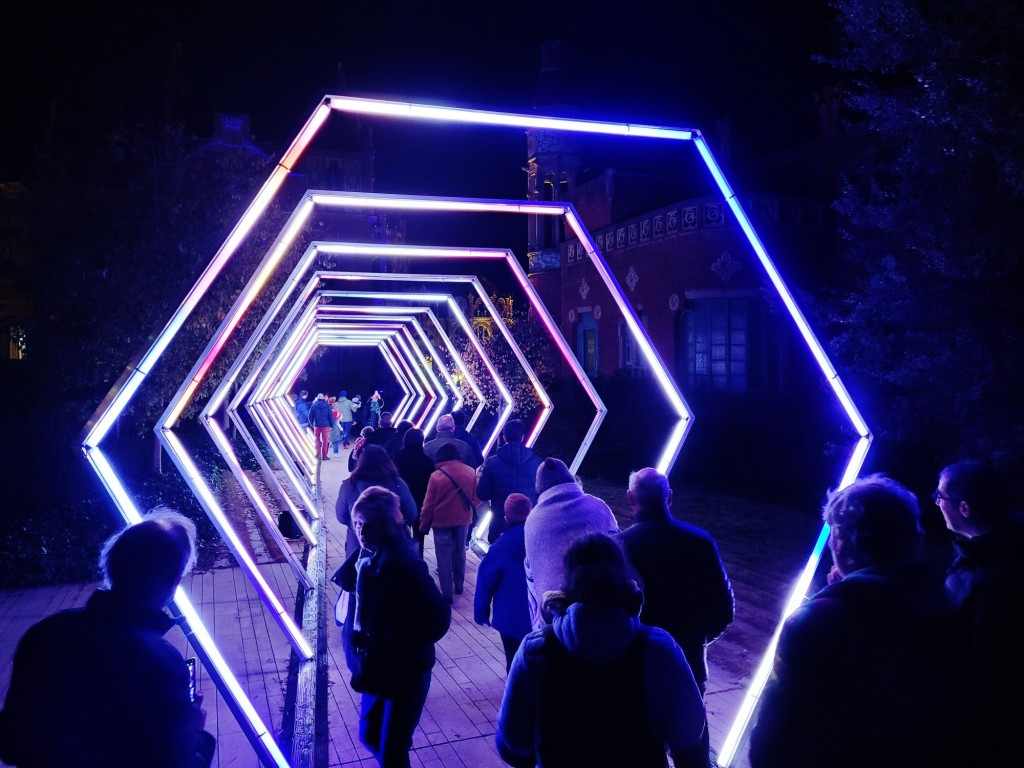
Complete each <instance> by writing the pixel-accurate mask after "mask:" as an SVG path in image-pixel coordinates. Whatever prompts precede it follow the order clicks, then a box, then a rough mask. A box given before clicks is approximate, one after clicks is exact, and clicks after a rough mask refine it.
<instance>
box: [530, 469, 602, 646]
mask: <svg viewBox="0 0 1024 768" xmlns="http://www.w3.org/2000/svg"><path fill="white" fill-rule="evenodd" d="M618 530H619V524H618V523H617V522H616V520H615V516H614V515H613V514H612V511H611V509H610V508H609V507H608V505H607V504H605V503H604V502H603V501H601V499H599V498H597V497H596V496H591V495H590V494H589V493H584V492H583V489H582V488H580V486H579V485H577V484H576V483H560V484H558V485H555V486H552V487H551V488H548V489H547V490H546V491H544V492H543V493H542V494H541V495H540V496H539V497H537V504H536V506H534V508H533V511H532V512H530V514H529V516H528V517H527V518H526V531H525V538H526V585H527V589H528V590H529V594H530V617H531V620H532V622H533V627H534V629H540V628H541V627H542V626H544V623H545V622H544V617H543V615H542V613H541V605H542V603H543V597H544V593H545V592H547V591H548V590H552V589H562V588H563V587H564V586H565V553H566V552H568V551H569V547H570V546H572V543H573V542H574V541H576V539H579V538H582V537H583V536H586V535H587V534H589V533H607V534H614V533H617V532H618Z"/></svg>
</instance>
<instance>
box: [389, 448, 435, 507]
mask: <svg viewBox="0 0 1024 768" xmlns="http://www.w3.org/2000/svg"><path fill="white" fill-rule="evenodd" d="M395 466H396V467H397V468H398V474H400V475H401V476H402V479H403V480H405V482H406V483H407V484H408V485H409V491H410V492H411V493H412V498H413V501H415V502H416V509H419V508H420V507H422V506H423V500H424V499H425V498H426V496H427V484H428V483H429V482H430V476H431V475H432V474H434V469H435V467H434V462H432V461H431V460H430V459H429V458H428V457H427V454H425V453H424V452H423V446H422V445H410V446H406V447H404V448H402V450H400V451H399V452H398V453H397V454H395Z"/></svg>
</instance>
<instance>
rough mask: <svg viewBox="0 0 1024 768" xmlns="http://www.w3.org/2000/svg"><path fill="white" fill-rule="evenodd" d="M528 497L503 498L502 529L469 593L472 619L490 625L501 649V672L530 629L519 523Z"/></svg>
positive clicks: (527, 506) (509, 664)
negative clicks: (503, 526) (502, 650)
mask: <svg viewBox="0 0 1024 768" xmlns="http://www.w3.org/2000/svg"><path fill="white" fill-rule="evenodd" d="M530 507H531V504H530V500H529V499H528V498H527V497H526V496H524V495H523V494H521V493H510V494H509V495H508V498H506V499H505V523H506V526H505V532H504V533H502V534H501V536H500V537H499V538H498V540H497V541H496V542H494V545H493V546H492V547H491V548H490V549H488V550H487V554H486V555H484V558H483V560H481V561H480V567H479V568H478V569H477V572H476V594H474V596H473V621H475V622H476V623H477V624H479V625H480V626H484V627H488V626H489V627H494V628H495V629H496V630H498V634H499V635H500V636H501V645H502V648H504V649H505V671H506V672H507V671H508V670H509V669H511V667H512V659H513V658H515V655H516V651H518V650H519V645H520V643H522V642H523V638H524V637H526V635H527V634H529V633H530V631H531V630H532V629H533V627H532V626H531V625H530V602H529V598H528V597H527V595H526V573H525V572H524V571H523V558H524V557H526V544H525V543H524V542H523V533H524V531H523V524H524V523H525V522H526V516H527V515H529V514H530Z"/></svg>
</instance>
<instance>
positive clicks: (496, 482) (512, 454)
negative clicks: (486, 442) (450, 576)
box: [476, 419, 542, 544]
mask: <svg viewBox="0 0 1024 768" xmlns="http://www.w3.org/2000/svg"><path fill="white" fill-rule="evenodd" d="M525 436H526V425H525V424H523V422H522V420H520V419H511V420H509V421H508V422H506V423H505V427H504V429H502V431H501V437H502V440H504V441H505V444H504V445H502V446H501V447H500V448H499V449H498V450H497V452H496V453H495V454H494V455H493V456H491V457H490V458H489V459H487V460H486V461H485V462H484V465H483V469H482V470H481V472H480V480H479V481H478V482H477V487H476V495H477V496H478V497H480V500H481V501H489V502H490V503H491V522H490V525H489V526H488V528H487V543H488V544H493V543H494V542H495V541H497V540H498V537H499V536H500V535H501V532H502V531H503V530H505V518H504V516H503V514H502V513H503V511H504V509H505V499H506V498H508V495H509V494H510V493H521V494H523V495H524V496H526V498H528V499H529V500H530V504H531V505H532V504H536V503H537V470H538V469H539V468H540V463H541V461H542V459H541V457H540V456H538V455H537V454H535V453H534V452H533V450H532V449H530V448H527V447H526V446H525V445H523V438H524V437H525Z"/></svg>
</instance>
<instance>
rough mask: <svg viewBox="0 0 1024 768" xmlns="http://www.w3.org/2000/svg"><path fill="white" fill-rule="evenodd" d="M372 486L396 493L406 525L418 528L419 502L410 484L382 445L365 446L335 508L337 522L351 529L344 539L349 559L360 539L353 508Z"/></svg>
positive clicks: (346, 554) (340, 493) (339, 493)
mask: <svg viewBox="0 0 1024 768" xmlns="http://www.w3.org/2000/svg"><path fill="white" fill-rule="evenodd" d="M371 485H379V486H382V487H384V488H387V489H388V490H389V491H391V492H392V493H394V494H395V495H396V496H397V497H398V499H399V508H400V510H401V512H402V518H403V519H404V520H405V524H406V525H411V526H414V525H416V520H417V517H418V515H417V510H416V502H414V501H413V499H412V493H411V492H410V491H409V486H408V484H407V483H406V482H405V480H403V479H402V477H401V475H399V474H398V468H397V467H396V466H395V463H394V462H393V461H391V458H390V457H389V456H388V452H387V451H385V450H384V449H383V448H381V447H380V446H379V445H366V446H363V449H362V451H361V452H360V456H359V462H358V463H357V464H356V467H355V469H353V470H352V474H351V475H349V476H348V478H346V479H345V480H344V481H343V482H342V484H341V488H339V489H338V501H337V503H336V504H335V507H334V514H335V516H336V517H337V519H338V522H339V523H341V524H342V525H344V526H346V527H347V528H348V534H347V535H346V537H345V556H346V557H348V556H349V555H351V554H352V553H353V552H355V551H356V550H357V549H358V548H359V542H358V537H357V536H356V535H355V532H354V531H353V529H352V508H353V507H354V506H355V503H356V500H357V499H358V498H359V495H360V494H361V493H362V492H363V491H365V490H366V489H367V488H369V487H370V486H371Z"/></svg>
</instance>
